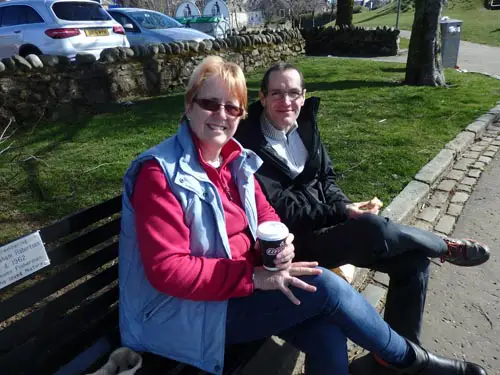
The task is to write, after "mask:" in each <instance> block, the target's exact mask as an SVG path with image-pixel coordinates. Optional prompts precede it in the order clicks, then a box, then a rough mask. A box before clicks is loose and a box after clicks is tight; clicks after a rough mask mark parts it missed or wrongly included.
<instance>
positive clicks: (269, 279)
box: [254, 262, 322, 305]
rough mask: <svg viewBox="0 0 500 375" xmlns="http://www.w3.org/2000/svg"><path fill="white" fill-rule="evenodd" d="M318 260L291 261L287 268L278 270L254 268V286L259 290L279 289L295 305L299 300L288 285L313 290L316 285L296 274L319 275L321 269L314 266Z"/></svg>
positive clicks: (308, 290)
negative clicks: (308, 282)
mask: <svg viewBox="0 0 500 375" xmlns="http://www.w3.org/2000/svg"><path fill="white" fill-rule="evenodd" d="M317 266H318V262H296V263H291V265H290V267H289V268H288V269H282V270H279V271H275V272H273V271H268V270H266V269H264V268H263V267H255V268H254V287H255V289H261V290H280V291H281V292H282V293H283V294H284V295H285V296H287V297H288V299H289V300H290V301H292V303H294V304H295V305H300V301H299V300H298V298H297V297H295V295H294V294H293V293H292V291H291V290H290V286H294V287H296V288H300V289H303V290H305V291H307V292H315V291H316V287H315V286H313V285H310V284H307V283H306V282H304V281H302V280H301V279H299V278H298V276H307V275H319V274H321V272H322V271H321V269H319V268H316V267H317Z"/></svg>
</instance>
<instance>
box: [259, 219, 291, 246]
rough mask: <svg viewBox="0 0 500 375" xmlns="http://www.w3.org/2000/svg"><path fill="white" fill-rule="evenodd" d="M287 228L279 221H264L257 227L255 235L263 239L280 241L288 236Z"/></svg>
mask: <svg viewBox="0 0 500 375" xmlns="http://www.w3.org/2000/svg"><path fill="white" fill-rule="evenodd" d="M288 234H289V232H288V228H287V226H286V225H285V224H283V223H280V222H279V221H265V222H263V223H262V224H260V225H259V226H258V227H257V237H258V238H260V239H261V240H264V241H280V240H284V239H285V238H286V237H287V236H288Z"/></svg>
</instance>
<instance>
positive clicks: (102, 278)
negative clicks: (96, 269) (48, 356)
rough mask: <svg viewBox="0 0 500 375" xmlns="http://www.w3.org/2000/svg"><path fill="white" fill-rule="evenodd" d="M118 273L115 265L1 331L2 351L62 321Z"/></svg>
mask: <svg viewBox="0 0 500 375" xmlns="http://www.w3.org/2000/svg"><path fill="white" fill-rule="evenodd" d="M117 273H118V265H113V266H111V267H110V268H108V269H106V270H104V271H103V272H101V273H99V274H98V275H96V276H95V277H93V278H91V279H90V280H88V281H86V282H84V283H82V284H80V285H78V286H77V287H76V288H74V289H71V290H70V291H68V292H67V293H65V294H63V295H62V296H59V297H57V298H56V299H55V300H53V301H51V302H49V303H48V304H47V305H46V306H45V307H43V308H41V309H39V310H37V311H34V312H33V313H31V314H29V315H27V316H25V317H23V318H22V319H19V320H18V321H16V322H15V323H12V324H11V325H10V326H8V327H7V328H5V329H3V330H0V351H2V350H5V349H6V348H9V347H13V346H16V345H18V344H19V343H22V342H24V341H26V340H28V339H29V338H30V337H31V336H32V335H33V334H34V333H35V331H36V330H37V329H38V327H39V326H41V325H46V324H51V323H52V321H54V320H58V319H60V317H61V315H63V314H64V313H65V312H66V311H67V310H70V309H71V308H73V307H74V306H78V304H79V303H80V302H81V301H82V300H84V299H85V298H87V297H89V296H91V295H92V294H93V293H95V292H97V291H98V290H100V289H102V288H104V287H105V286H107V285H109V284H111V283H112V282H113V281H115V280H116V275H117Z"/></svg>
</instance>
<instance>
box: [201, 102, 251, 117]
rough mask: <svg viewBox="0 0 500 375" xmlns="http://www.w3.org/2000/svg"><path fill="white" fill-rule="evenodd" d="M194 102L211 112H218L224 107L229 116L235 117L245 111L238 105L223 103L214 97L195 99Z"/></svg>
mask: <svg viewBox="0 0 500 375" xmlns="http://www.w3.org/2000/svg"><path fill="white" fill-rule="evenodd" d="M193 102H195V103H196V104H198V105H199V106H200V107H201V108H203V109H204V110H206V111H210V112H217V111H218V110H219V109H220V107H222V108H224V111H226V113H227V114H228V115H229V116H233V117H240V116H242V115H243V113H245V110H244V109H243V108H241V107H237V106H235V105H232V104H222V103H219V102H218V101H217V100H212V99H194V100H193Z"/></svg>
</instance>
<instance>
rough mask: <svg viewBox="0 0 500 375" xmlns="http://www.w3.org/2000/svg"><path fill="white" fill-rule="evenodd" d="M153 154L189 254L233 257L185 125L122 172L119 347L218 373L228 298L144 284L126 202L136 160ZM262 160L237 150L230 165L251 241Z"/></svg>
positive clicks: (217, 198)
mask: <svg viewBox="0 0 500 375" xmlns="http://www.w3.org/2000/svg"><path fill="white" fill-rule="evenodd" d="M151 159H155V160H156V161H157V162H158V163H159V164H160V166H161V168H162V169H163V172H164V173H165V177H166V179H167V181H168V184H169V187H170V188H171V190H172V192H173V193H174V194H175V196H176V197H177V199H178V201H179V202H180V204H181V206H182V208H183V210H184V221H185V223H186V224H187V225H188V226H189V229H190V238H189V240H190V243H191V249H190V250H191V254H193V255H195V256H203V257H209V258H231V250H230V248H229V240H228V236H227V232H226V224H225V221H224V213H223V208H222V201H221V198H220V196H219V193H218V191H217V188H216V187H215V186H214V185H213V184H212V183H211V182H210V180H209V178H208V177H207V175H206V173H205V171H204V169H203V167H202V166H201V165H200V163H199V161H198V153H197V150H196V148H195V145H194V143H193V140H192V138H191V133H190V131H189V125H188V124H187V123H186V122H183V123H182V124H181V126H180V128H179V131H178V133H177V134H176V135H174V136H173V137H171V138H168V139H166V140H165V141H163V142H162V143H160V144H159V145H157V146H155V147H153V148H151V149H150V150H148V151H146V152H144V153H143V154H141V155H140V156H139V157H137V159H135V160H134V161H133V162H132V164H131V166H130V168H129V169H128V170H127V172H126V174H125V177H124V191H123V209H122V222H121V232H120V250H119V286H120V302H119V303H120V306H119V311H120V333H121V339H122V344H123V345H125V346H128V347H130V348H132V349H134V350H137V351H146V352H152V353H155V354H158V355H161V356H164V357H168V358H171V359H174V360H177V361H180V362H184V363H187V364H190V365H193V366H196V367H199V368H201V369H203V370H205V371H208V372H211V373H214V374H221V373H222V368H223V362H224V346H225V345H224V344H225V329H226V325H225V324H226V310H227V301H223V302H212V301H207V302H204V301H201V302H200V301H191V300H184V299H180V298H176V297H172V296H169V295H166V294H164V293H160V292H159V291H157V290H156V289H154V288H153V287H152V286H151V284H150V283H149V282H148V280H147V278H146V276H145V272H144V268H143V264H142V262H141V258H140V254H139V249H138V245H137V238H136V232H135V217H134V209H133V207H132V204H131V198H132V194H133V192H134V184H135V180H136V178H137V175H138V173H139V171H140V168H141V165H142V164H143V163H144V162H145V161H147V160H151ZM261 164H262V161H261V159H260V158H259V157H258V156H257V155H256V154H255V153H253V152H252V151H249V150H245V149H243V151H242V153H241V154H240V155H239V156H238V158H237V159H235V160H233V161H232V162H231V163H230V166H229V167H230V168H231V171H232V175H233V178H234V180H235V182H236V185H237V186H238V189H239V194H240V197H241V201H242V202H243V205H244V209H245V212H246V215H247V218H248V223H249V227H250V231H251V233H252V235H253V236H254V238H255V233H256V229H257V210H256V204H255V186H254V173H255V171H256V170H257V169H258V168H259V166H260V165H261Z"/></svg>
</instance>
